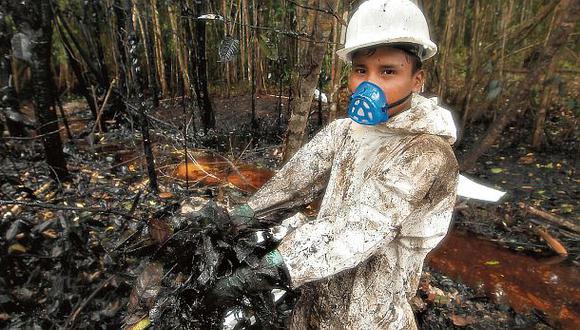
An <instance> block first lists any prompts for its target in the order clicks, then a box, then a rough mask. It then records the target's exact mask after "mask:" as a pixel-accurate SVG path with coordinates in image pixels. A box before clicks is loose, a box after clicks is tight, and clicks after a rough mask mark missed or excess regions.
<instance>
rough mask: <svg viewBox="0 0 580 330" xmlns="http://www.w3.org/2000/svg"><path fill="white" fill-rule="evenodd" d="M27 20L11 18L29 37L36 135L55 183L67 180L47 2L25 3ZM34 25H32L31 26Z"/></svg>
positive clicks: (42, 0)
mask: <svg viewBox="0 0 580 330" xmlns="http://www.w3.org/2000/svg"><path fill="white" fill-rule="evenodd" d="M27 5H28V6H30V7H29V11H27V13H26V14H27V16H25V17H22V16H18V15H16V16H13V19H14V21H15V23H16V25H17V26H18V28H19V30H20V32H21V33H23V34H25V35H27V36H28V38H29V39H30V41H31V44H32V45H33V46H32V58H31V61H30V71H31V79H32V84H33V95H34V96H33V99H34V105H35V115H36V119H37V121H38V123H37V124H38V127H37V132H38V134H39V136H41V137H42V143H43V145H44V152H45V157H46V162H47V163H48V166H49V167H50V176H51V177H53V178H54V179H56V180H59V181H63V180H66V179H68V177H69V174H68V170H67V168H66V160H65V158H64V153H63V151H62V141H61V139H60V134H59V127H58V118H57V116H56V111H55V107H54V105H55V102H54V94H55V86H54V80H53V75H52V71H51V55H52V22H53V18H54V15H53V12H52V10H51V5H50V0H36V1H35V2H34V3H28V4H27ZM32 22H34V25H32V24H30V23H32Z"/></svg>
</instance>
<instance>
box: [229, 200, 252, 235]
mask: <svg viewBox="0 0 580 330" xmlns="http://www.w3.org/2000/svg"><path fill="white" fill-rule="evenodd" d="M230 222H231V228H232V231H233V234H234V236H237V235H238V234H239V233H240V232H243V231H244V230H246V229H248V228H250V227H256V226H257V225H258V220H257V219H256V217H255V214H254V210H252V208H251V207H250V205H248V204H242V205H239V206H237V207H235V208H234V209H233V211H232V212H231V213H230Z"/></svg>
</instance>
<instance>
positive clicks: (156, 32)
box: [150, 0, 167, 95]
mask: <svg viewBox="0 0 580 330" xmlns="http://www.w3.org/2000/svg"><path fill="white" fill-rule="evenodd" d="M150 1H151V21H152V23H153V40H154V42H155V59H156V61H155V65H156V66H157V72H158V73H159V83H160V84H161V93H162V94H163V95H167V81H166V80H165V79H166V76H165V64H164V61H163V60H164V57H163V45H162V37H161V25H160V23H159V12H158V11H157V0H150Z"/></svg>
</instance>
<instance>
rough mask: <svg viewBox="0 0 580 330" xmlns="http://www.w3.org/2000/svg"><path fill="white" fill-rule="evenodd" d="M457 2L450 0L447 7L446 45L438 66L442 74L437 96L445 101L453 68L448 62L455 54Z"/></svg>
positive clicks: (442, 49) (444, 44)
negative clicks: (454, 38)
mask: <svg viewBox="0 0 580 330" xmlns="http://www.w3.org/2000/svg"><path fill="white" fill-rule="evenodd" d="M456 7H457V4H456V0H449V4H448V5H447V9H448V10H447V17H446V20H445V22H446V23H445V34H444V37H443V40H444V43H443V47H441V55H440V58H441V62H440V63H439V65H438V71H439V74H440V76H439V77H440V81H439V86H438V90H437V95H439V96H440V97H441V98H442V99H443V100H445V99H446V96H447V95H449V91H448V90H447V84H448V81H449V76H450V74H451V71H452V70H451V69H452V66H448V65H447V62H448V59H449V56H450V54H451V53H452V52H453V44H452V41H453V37H454V32H455V31H454V28H455V16H456V15H455V11H456Z"/></svg>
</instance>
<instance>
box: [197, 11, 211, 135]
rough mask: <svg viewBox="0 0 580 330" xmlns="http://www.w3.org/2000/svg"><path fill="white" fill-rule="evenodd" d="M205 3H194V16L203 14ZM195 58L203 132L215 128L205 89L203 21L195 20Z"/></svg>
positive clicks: (205, 65) (205, 69)
mask: <svg viewBox="0 0 580 330" xmlns="http://www.w3.org/2000/svg"><path fill="white" fill-rule="evenodd" d="M204 8H205V1H202V0H196V1H195V13H196V16H199V15H201V14H203V11H204ZM195 41H196V42H195V57H196V59H197V60H196V75H195V79H196V82H195V86H198V89H197V90H196V91H195V92H196V94H197V98H198V104H199V106H200V108H201V123H202V125H203V128H204V129H205V130H208V129H210V128H214V127H215V115H214V113H213V108H212V106H211V101H210V99H209V91H208V88H207V59H206V56H205V21H203V20H197V21H196V22H195Z"/></svg>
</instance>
